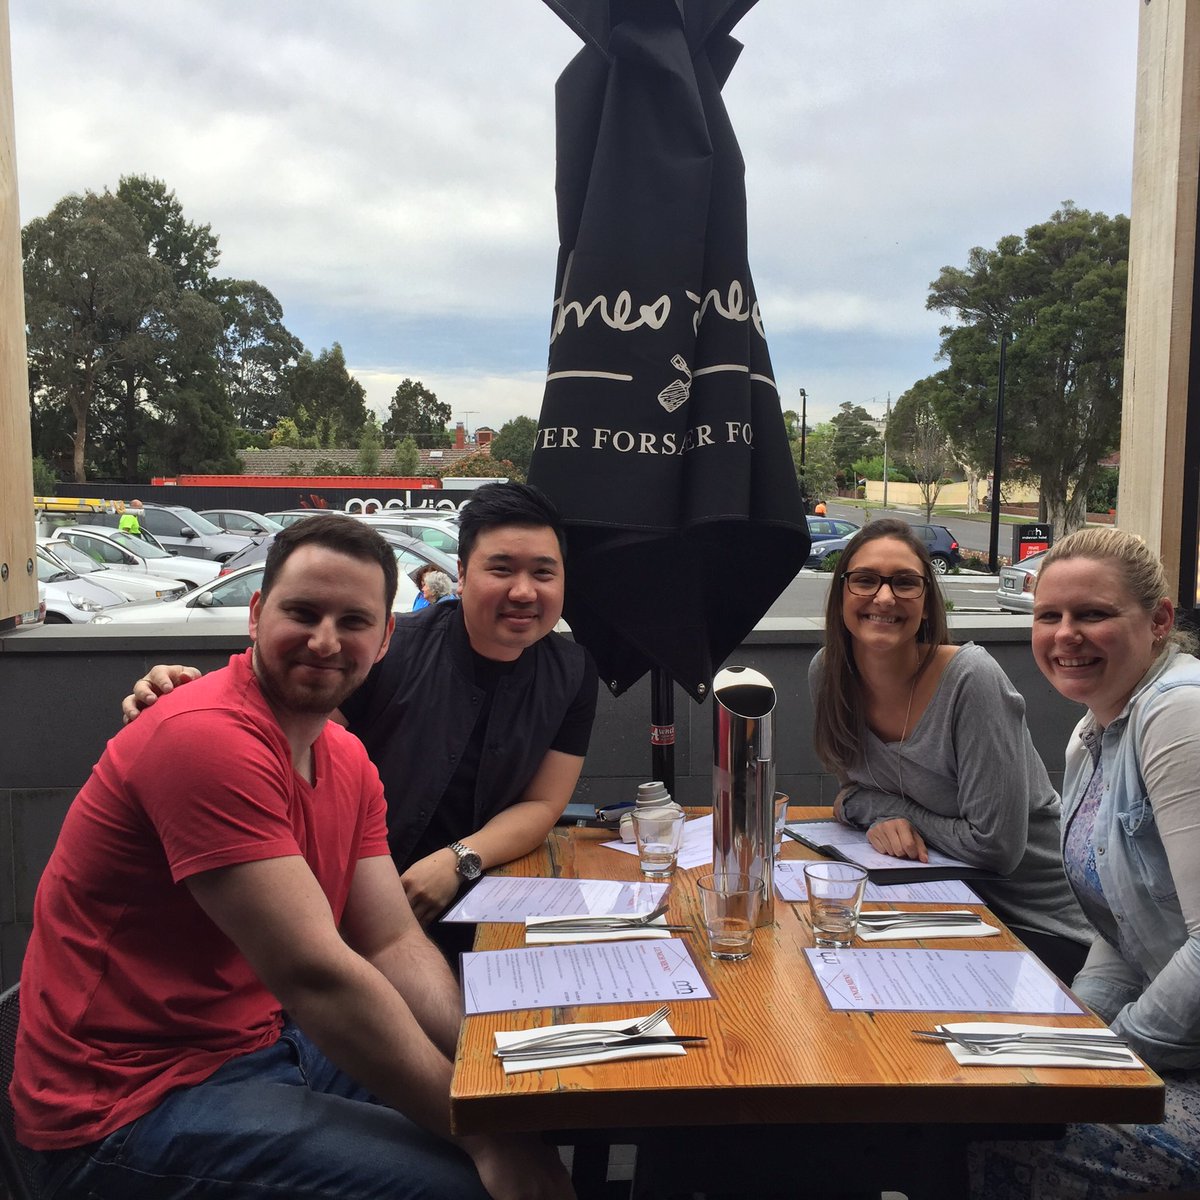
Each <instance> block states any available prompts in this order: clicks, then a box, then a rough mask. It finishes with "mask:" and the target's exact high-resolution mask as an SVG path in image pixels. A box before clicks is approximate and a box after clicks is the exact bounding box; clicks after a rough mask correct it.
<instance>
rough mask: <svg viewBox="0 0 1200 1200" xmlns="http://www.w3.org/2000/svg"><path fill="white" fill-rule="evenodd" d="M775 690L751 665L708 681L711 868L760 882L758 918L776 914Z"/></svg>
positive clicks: (765, 920)
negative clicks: (710, 698) (710, 701)
mask: <svg viewBox="0 0 1200 1200" xmlns="http://www.w3.org/2000/svg"><path fill="white" fill-rule="evenodd" d="M774 714H775V689H774V688H773V687H772V686H771V683H770V681H769V680H768V679H767V678H766V676H764V675H762V674H760V673H759V672H758V671H755V670H754V669H753V668H751V667H726V668H725V670H723V671H721V672H719V673H718V675H717V677H716V678H715V679H714V680H713V870H714V871H715V872H737V873H739V874H746V875H757V876H759V877H760V878H761V879H762V881H763V896H762V901H761V903H760V904H759V909H758V913H759V917H758V923H759V924H760V925H769V924H771V922H772V921H774V919H775V881H774V879H773V878H772V874H773V869H774V865H775V802H774V801H775V715H774Z"/></svg>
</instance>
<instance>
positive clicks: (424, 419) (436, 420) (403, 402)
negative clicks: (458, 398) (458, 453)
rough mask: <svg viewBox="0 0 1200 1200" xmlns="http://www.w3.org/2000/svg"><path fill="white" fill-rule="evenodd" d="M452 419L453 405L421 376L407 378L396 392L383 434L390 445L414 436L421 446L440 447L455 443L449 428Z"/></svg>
mask: <svg viewBox="0 0 1200 1200" xmlns="http://www.w3.org/2000/svg"><path fill="white" fill-rule="evenodd" d="M449 423H450V405H448V404H445V403H443V402H442V401H441V400H439V399H438V398H437V396H436V395H435V394H434V393H433V392H431V391H430V390H429V389H428V388H427V387H426V386H425V385H424V384H423V383H421V382H420V380H417V379H404V380H402V381H401V382H400V384H399V385H398V386H397V388H396V390H395V392H394V393H393V395H392V401H391V404H390V406H389V407H388V417H387V420H386V421H384V423H383V437H384V441H385V442H387V444H388V445H390V446H396V445H399V443H400V442H402V441H403V440H404V439H405V438H407V437H411V438H412V439H413V440H414V441H415V442H416V443H417V445H418V446H423V447H425V449H427V450H436V449H438V448H439V447H445V446H449V445H452V444H453V441H454V439H453V437H452V436H451V434H450V432H449V430H448V429H447V428H446V426H447V425H448V424H449Z"/></svg>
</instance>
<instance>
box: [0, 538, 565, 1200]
mask: <svg viewBox="0 0 1200 1200" xmlns="http://www.w3.org/2000/svg"><path fill="white" fill-rule="evenodd" d="M395 589H396V562H395V558H394V556H393V554H392V551H391V549H390V547H388V546H387V544H386V543H384V542H383V540H382V539H380V538H379V537H378V535H377V534H376V533H374V531H372V530H371V529H369V528H368V527H366V526H363V525H362V524H361V523H359V522H355V521H352V520H349V519H348V518H345V517H337V516H322V517H313V518H310V519H309V520H308V521H301V522H298V523H296V524H295V525H293V526H292V527H290V528H289V529H288V530H286V531H284V533H282V534H280V535H279V537H278V538H277V539H276V540H275V543H274V545H273V546H272V549H271V551H270V554H269V556H268V559H267V564H266V568H265V571H264V574H263V584H262V591H261V592H260V593H259V594H257V595H256V596H255V597H254V599H253V601H252V602H251V608H250V635H251V638H252V640H253V642H254V645H253V647H252V649H251V650H250V651H247V652H246V653H245V654H243V655H238V656H235V657H234V658H233V659H232V660H231V661H230V664H229V666H228V667H227V668H225V669H224V670H222V671H218V672H214V673H212V674H211V675H209V676H208V677H207V678H205V679H204V680H201V681H199V682H197V683H195V684H193V685H192V686H191V687H188V688H186V689H180V690H179V691H178V692H177V693H176V694H175V695H173V696H170V697H166V698H164V700H163V701H162V702H161V703H160V704H158V705H156V706H155V707H154V710H153V712H151V713H148V714H147V715H146V717H144V718H143V719H142V720H140V721H138V722H136V723H135V724H132V725H130V726H128V727H127V728H126V729H124V730H122V732H121V733H119V734H118V735H117V737H115V738H114V739H113V740H112V741H111V742H110V743H109V745H108V748H107V749H106V750H105V752H104V756H103V757H102V758H101V760H100V762H99V763H98V764H97V766H96V768H95V769H94V771H93V772H92V775H91V777H90V778H89V780H88V782H87V783H86V784H85V786H84V788H83V790H82V791H81V792H80V794H79V796H78V797H77V798H76V800H75V803H74V804H73V805H72V807H71V809H70V811H69V812H68V814H67V818H66V821H65V822H64V824H63V828H62V832H61V834H60V837H59V841H58V844H57V846H56V848H55V851H54V854H53V855H52V857H51V860H50V863H49V865H48V866H47V868H46V871H45V873H44V875H43V877H42V880H41V884H40V886H39V888H38V894H37V900H36V904H35V909H34V930H33V935H32V938H31V940H30V944H29V949H28V951H27V954H26V958H25V963H24V966H23V969H22V979H21V1026H20V1030H19V1033H18V1039H17V1048H16V1062H15V1069H14V1074H13V1082H12V1088H11V1094H12V1099H13V1104H14V1108H15V1114H16V1131H17V1136H18V1138H19V1139H20V1140H21V1141H22V1142H23V1143H24V1144H25V1145H26V1146H28V1147H30V1148H31V1149H33V1150H36V1151H39V1152H40V1154H39V1159H40V1168H41V1170H42V1172H43V1179H42V1183H43V1185H44V1186H45V1187H46V1188H47V1189H49V1190H51V1191H53V1192H54V1194H56V1195H59V1196H64V1197H66V1196H73V1195H80V1196H82V1195H111V1196H121V1197H146V1198H147V1200H169V1198H170V1197H174V1196H177V1195H178V1196H183V1195H187V1196H189V1197H192V1196H200V1195H203V1196H205V1197H230V1198H232V1197H234V1196H238V1197H241V1196H245V1195H247V1194H249V1190H255V1191H256V1189H257V1188H262V1189H264V1191H271V1192H272V1194H276V1195H286V1196H288V1197H291V1198H303V1197H308V1196H313V1197H316V1196H321V1197H335V1196H339V1195H346V1196H354V1197H356V1198H359V1197H376V1196H378V1197H380V1200H382V1198H383V1197H389V1198H391V1197H404V1196H408V1195H417V1194H419V1195H421V1196H427V1195H432V1196H447V1197H455V1198H456V1200H457V1198H458V1197H482V1196H484V1195H491V1196H493V1197H497V1198H499V1197H509V1196H516V1195H523V1196H530V1195H534V1196H545V1197H560V1196H569V1195H570V1185H569V1183H568V1182H567V1180H566V1176H565V1174H564V1173H563V1171H562V1168H561V1165H560V1164H559V1163H558V1160H557V1158H556V1156H555V1155H554V1154H553V1152H552V1151H551V1150H550V1149H549V1148H548V1147H544V1146H542V1145H541V1144H540V1143H537V1142H534V1141H532V1140H523V1139H519V1138H518V1139H513V1138H511V1137H506V1138H505V1139H503V1141H502V1142H501V1140H499V1139H494V1138H487V1137H480V1138H459V1139H451V1138H450V1137H449V1090H450V1076H451V1059H452V1057H453V1053H454V1047H455V1042H456V1040H457V1035H458V1026H459V1021H460V1019H461V998H460V996H459V993H458V989H457V987H456V985H455V984H454V981H453V979H452V977H451V975H450V973H449V970H448V969H447V967H446V965H445V962H444V960H443V959H442V956H441V955H440V954H439V952H438V951H437V950H436V948H435V947H433V946H432V944H431V943H430V942H429V941H428V939H427V938H426V937H425V935H424V934H423V933H422V931H421V929H420V926H419V925H418V923H417V922H416V920H415V919H414V917H413V915H412V911H411V909H410V907H409V904H408V901H407V900H406V898H405V893H404V888H403V886H402V885H401V883H400V879H399V876H398V874H397V872H396V868H395V866H394V864H393V862H392V860H391V858H390V856H389V854H388V846H387V830H386V825H385V820H384V813H385V806H384V800H383V791H382V787H381V785H380V782H379V777H378V774H377V773H376V771H375V769H374V767H372V765H371V764H370V762H369V760H368V759H367V756H366V753H365V751H364V750H363V749H362V746H361V744H360V743H359V742H358V740H357V739H356V738H354V737H352V736H351V735H350V734H348V733H346V732H345V731H344V730H342V729H340V728H339V727H338V726H337V725H335V724H331V723H329V721H328V717H329V714H330V713H331V712H332V711H333V710H334V709H336V708H337V706H338V705H339V704H340V703H341V702H342V700H344V699H345V697H346V696H347V695H348V694H349V693H350V692H351V691H352V690H353V689H354V688H356V687H358V685H359V684H360V683H361V682H362V680H363V678H364V677H365V676H366V674H367V671H368V670H369V669H370V668H371V666H372V665H373V664H374V663H375V662H377V661H378V660H379V659H380V658H381V657H382V655H383V653H384V651H385V650H386V649H387V645H388V640H389V637H390V636H391V629H392V617H391V616H390V613H391V605H392V599H393V597H394V595H395ZM285 1014H286V1015H285ZM248 1189H249V1190H248ZM256 1194H257V1191H256Z"/></svg>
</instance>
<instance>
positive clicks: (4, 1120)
mask: <svg viewBox="0 0 1200 1200" xmlns="http://www.w3.org/2000/svg"><path fill="white" fill-rule="evenodd" d="M20 986H21V985H20V984H19V983H14V984H13V985H12V987H10V988H9V989H8V991H6V992H5V993H4V994H3V995H0V1175H3V1177H4V1186H5V1187H6V1188H7V1189H8V1194H9V1196H10V1197H11V1198H12V1200H38V1195H39V1193H38V1185H37V1171H36V1166H35V1160H34V1156H33V1155H32V1154H31V1153H30V1151H28V1150H26V1149H25V1147H24V1146H22V1145H21V1144H20V1143H19V1142H18V1141H17V1139H16V1136H15V1135H14V1133H13V1107H12V1101H11V1100H10V1099H9V1098H8V1085H9V1083H10V1082H11V1080H12V1073H13V1051H14V1050H15V1049H16V1045H17V1022H18V1020H19V1019H20V1016H21V996H20V992H19V991H18V989H19V988H20Z"/></svg>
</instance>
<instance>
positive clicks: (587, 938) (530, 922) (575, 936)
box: [525, 913, 672, 946]
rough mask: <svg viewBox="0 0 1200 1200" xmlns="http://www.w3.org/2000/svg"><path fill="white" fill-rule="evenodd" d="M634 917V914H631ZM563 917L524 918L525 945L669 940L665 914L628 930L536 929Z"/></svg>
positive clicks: (567, 917) (669, 931) (565, 918)
mask: <svg viewBox="0 0 1200 1200" xmlns="http://www.w3.org/2000/svg"><path fill="white" fill-rule="evenodd" d="M633 915H636V914H633ZM569 920H571V918H570V917H569V916H564V917H526V918H525V944H526V945H527V946H554V945H556V944H558V943H560V942H628V941H631V940H633V939H634V938H669V937H671V936H672V934H671V930H669V929H663V928H662V926H664V925H665V924H666V923H667V914H666V913H662V914H660V915H659V916H657V917H655V918H654V920H653V921H652V922H651V923H650V924H649V925H635V926H633V927H632V928H629V929H605V930H601V931H600V932H592V931H589V930H588V929H586V928H585V927H584V926H583V925H580V927H579V928H578V929H572V930H564V931H559V932H546V931H543V930H540V929H539V928H538V926H539V925H544V924H546V923H547V922H550V923H553V922H554V921H569Z"/></svg>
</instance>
